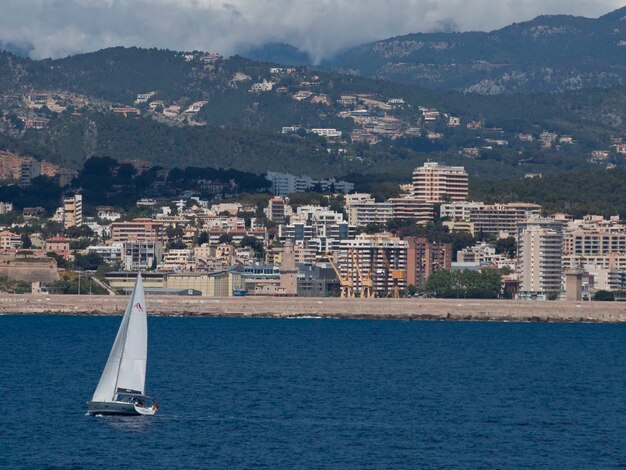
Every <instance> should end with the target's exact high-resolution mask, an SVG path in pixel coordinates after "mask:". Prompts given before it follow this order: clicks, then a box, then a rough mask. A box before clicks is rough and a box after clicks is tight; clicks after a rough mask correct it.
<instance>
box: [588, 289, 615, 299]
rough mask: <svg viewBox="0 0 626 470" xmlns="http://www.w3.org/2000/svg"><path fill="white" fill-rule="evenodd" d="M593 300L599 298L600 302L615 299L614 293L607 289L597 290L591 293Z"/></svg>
mask: <svg viewBox="0 0 626 470" xmlns="http://www.w3.org/2000/svg"><path fill="white" fill-rule="evenodd" d="M593 300H599V301H602V302H606V301H613V300H615V293H614V292H611V291H608V290H599V291H597V292H596V293H595V294H593Z"/></svg>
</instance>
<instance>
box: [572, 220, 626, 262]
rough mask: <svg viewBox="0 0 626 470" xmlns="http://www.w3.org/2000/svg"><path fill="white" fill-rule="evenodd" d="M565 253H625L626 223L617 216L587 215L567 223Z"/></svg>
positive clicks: (581, 255)
mask: <svg viewBox="0 0 626 470" xmlns="http://www.w3.org/2000/svg"><path fill="white" fill-rule="evenodd" d="M563 252H564V254H565V255H572V256H579V257H587V256H588V257H597V256H604V255H608V254H622V255H625V254H626V225H624V224H622V223H621V221H620V219H619V217H611V218H609V219H604V218H603V217H601V216H593V215H589V216H586V217H584V218H583V219H580V220H574V221H572V222H570V223H568V225H567V228H566V230H565V235H564V248H563Z"/></svg>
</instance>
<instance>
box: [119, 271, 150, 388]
mask: <svg viewBox="0 0 626 470" xmlns="http://www.w3.org/2000/svg"><path fill="white" fill-rule="evenodd" d="M129 307H130V319H129V321H128V328H127V329H126V341H124V349H123V350H122V359H121V361H120V369H119V373H118V376H117V388H118V389H120V388H123V389H128V390H134V391H137V392H141V393H142V394H143V393H144V387H145V384H146V361H147V359H148V320H147V314H146V302H145V299H144V292H143V282H142V280H141V274H139V275H138V276H137V283H136V284H135V289H134V290H133V295H132V296H131V298H130V302H129Z"/></svg>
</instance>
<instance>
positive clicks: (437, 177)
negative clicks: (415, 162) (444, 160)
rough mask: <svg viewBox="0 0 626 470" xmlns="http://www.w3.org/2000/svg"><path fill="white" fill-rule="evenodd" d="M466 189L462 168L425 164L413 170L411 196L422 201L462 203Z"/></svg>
mask: <svg viewBox="0 0 626 470" xmlns="http://www.w3.org/2000/svg"><path fill="white" fill-rule="evenodd" d="M468 188H469V186H468V178H467V172H466V171H465V168H463V167H462V166H447V165H440V164H439V163H436V162H426V163H424V166H422V167H419V168H416V169H415V170H413V196H414V197H416V198H417V199H421V200H422V201H428V202H446V201H464V200H465V199H467V193H468Z"/></svg>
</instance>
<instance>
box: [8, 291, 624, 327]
mask: <svg viewBox="0 0 626 470" xmlns="http://www.w3.org/2000/svg"><path fill="white" fill-rule="evenodd" d="M127 301H128V298H127V297H126V296H99V295H81V296H78V295H31V294H25V295H9V294H3V295H0V313H3V314H11V313H14V314H15V313H17V314H69V315H121V314H122V313H123V311H124V308H125V307H126V303H127ZM146 302H147V304H148V311H149V313H150V314H152V315H163V316H193V317H202V316H205V317H265V318H293V317H322V318H355V319H381V320H384V319H389V320H474V321H481V320H489V321H548V322H581V321H584V322H602V323H626V302H557V301H554V302H550V301H544V302H537V301H513V300H464V299H367V300H365V299H350V300H347V299H338V298H305V297H300V298H298V297H291V298H288V297H222V298H215V297H181V296H160V295H159V296H147V297H146Z"/></svg>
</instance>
